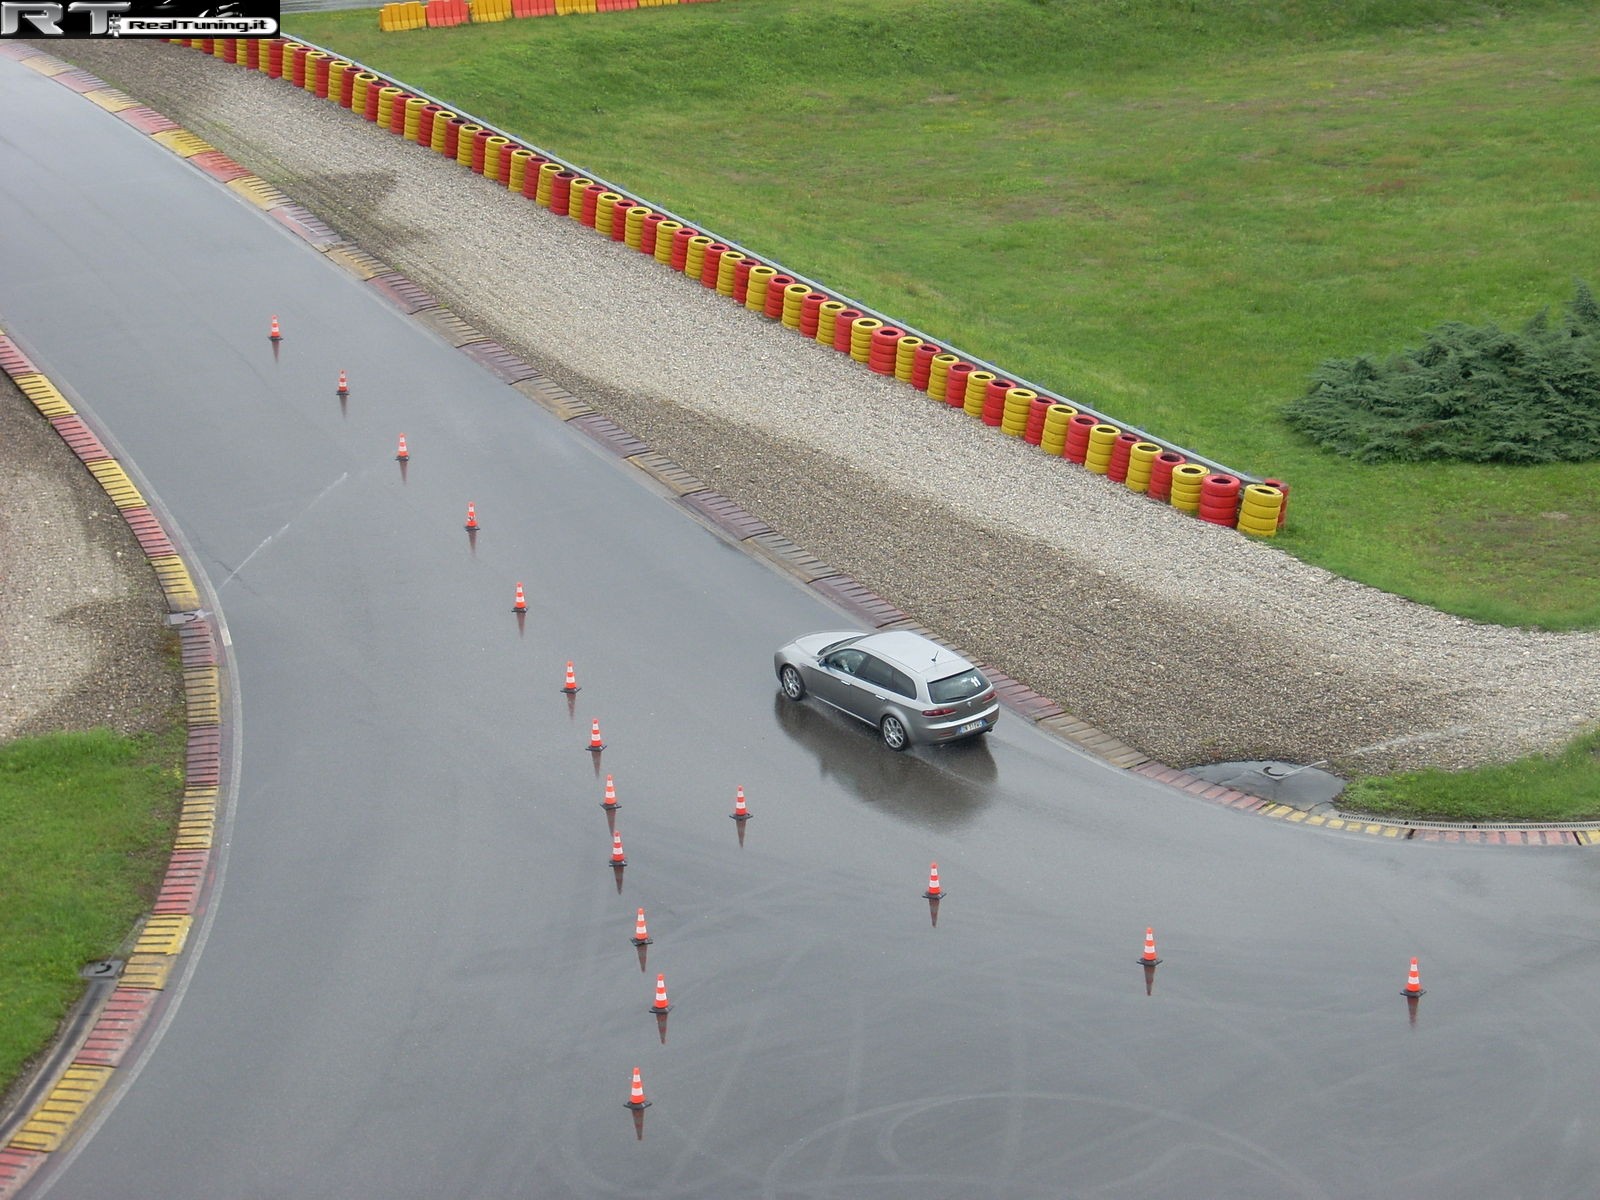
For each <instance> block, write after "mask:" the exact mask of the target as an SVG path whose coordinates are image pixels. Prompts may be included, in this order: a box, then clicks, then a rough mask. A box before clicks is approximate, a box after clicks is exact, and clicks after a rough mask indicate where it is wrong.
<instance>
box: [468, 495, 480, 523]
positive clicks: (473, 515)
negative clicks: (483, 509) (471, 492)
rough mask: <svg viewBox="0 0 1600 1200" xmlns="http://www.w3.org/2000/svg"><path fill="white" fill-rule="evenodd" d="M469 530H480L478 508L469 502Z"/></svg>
mask: <svg viewBox="0 0 1600 1200" xmlns="http://www.w3.org/2000/svg"><path fill="white" fill-rule="evenodd" d="M467 528H468V529H476V528H478V506H477V505H476V504H474V503H472V501H470V500H469V501H467Z"/></svg>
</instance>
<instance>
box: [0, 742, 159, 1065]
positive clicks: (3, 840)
mask: <svg viewBox="0 0 1600 1200" xmlns="http://www.w3.org/2000/svg"><path fill="white" fill-rule="evenodd" d="M183 747H184V730H183V728H182V725H181V723H180V724H179V725H178V726H177V727H175V728H174V729H171V730H169V731H167V732H165V733H162V734H145V735H142V736H139V737H131V738H130V737H124V736H121V735H118V734H115V733H112V732H110V731H109V730H103V729H102V730H92V731H89V732H86V733H56V734H48V735H46V736H44V737H37V738H25V739H19V740H18V741H14V742H11V743H9V744H7V745H5V746H0V831H3V836H0V1095H3V1094H4V1092H5V1090H6V1088H8V1087H9V1086H10V1085H11V1083H12V1082H13V1081H14V1080H15V1079H16V1077H17V1076H18V1074H19V1073H20V1072H21V1070H22V1069H23V1068H24V1067H25V1066H26V1065H27V1064H28V1062H29V1060H30V1059H32V1058H33V1057H34V1056H35V1055H36V1054H38V1053H39V1052H40V1051H41V1050H42V1049H44V1048H45V1046H46V1045H48V1043H49V1041H50V1039H51V1038H52V1037H53V1036H54V1034H55V1031H56V1028H57V1026H58V1025H59V1024H60V1022H61V1020H62V1018H63V1017H65V1016H66V1014H67V1012H68V1010H69V1009H70V1008H71V1006H72V1005H73V1003H74V1002H75V1001H76V1000H77V998H78V996H79V995H80V994H81V993H82V991H83V987H84V981H83V980H82V979H81V978H80V977H79V974H78V972H79V970H80V969H81V968H82V967H83V965H84V964H85V963H88V962H91V961H93V960H95V959H98V958H106V957H109V956H111V955H112V954H113V953H114V952H115V951H116V950H117V948H118V947H119V946H121V945H122V943H123V942H124V940H125V939H126V938H127V936H128V933H129V931H130V930H131V929H132V928H133V926H134V923H135V922H136V921H138V919H139V918H140V917H141V916H142V915H143V914H144V913H145V912H147V911H148V910H149V908H150V905H151V903H152V902H153V901H154V899H155V895H156V891H157V888H158V886H159V880H160V878H161V875H162V872H163V870H164V868H165V866H166V863H167V860H168V858H169V857H170V855H171V852H172V841H173V836H174V831H175V829H176V827H177V815H178V810H179V807H180V805H181V799H182V791H183Z"/></svg>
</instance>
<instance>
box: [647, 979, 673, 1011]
mask: <svg viewBox="0 0 1600 1200" xmlns="http://www.w3.org/2000/svg"><path fill="white" fill-rule="evenodd" d="M650 1011H651V1012H653V1013H657V1014H660V1013H669V1012H671V1011H672V1005H670V1004H668V1003H667V977H666V976H665V975H657V976H656V1002H655V1003H654V1004H652V1005H651V1006H650Z"/></svg>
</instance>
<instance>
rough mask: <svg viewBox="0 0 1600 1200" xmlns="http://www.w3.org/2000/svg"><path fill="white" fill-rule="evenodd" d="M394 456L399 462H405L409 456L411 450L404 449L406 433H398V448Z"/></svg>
mask: <svg viewBox="0 0 1600 1200" xmlns="http://www.w3.org/2000/svg"><path fill="white" fill-rule="evenodd" d="M395 458H396V459H397V460H398V461H400V462H407V461H409V460H410V458H411V451H409V450H407V449H406V435H405V434H403V433H402V434H401V435H400V449H399V450H398V451H396V452H395Z"/></svg>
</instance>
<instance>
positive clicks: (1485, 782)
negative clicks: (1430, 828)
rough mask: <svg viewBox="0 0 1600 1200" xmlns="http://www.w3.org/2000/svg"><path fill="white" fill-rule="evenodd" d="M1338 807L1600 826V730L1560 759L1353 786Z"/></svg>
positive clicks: (1461, 818) (1446, 818) (1409, 814)
mask: <svg viewBox="0 0 1600 1200" xmlns="http://www.w3.org/2000/svg"><path fill="white" fill-rule="evenodd" d="M1339 803H1340V805H1341V807H1344V808H1346V809H1348V810H1350V811H1351V812H1360V813H1371V814H1373V815H1375V816H1404V817H1425V818H1430V819H1432V820H1436V821H1519V820H1522V821H1526V820H1535V821H1593V820H1595V819H1597V818H1600V730H1597V731H1596V732H1594V733H1591V734H1589V735H1587V736H1585V737H1581V738H1578V739H1577V740H1576V741H1574V742H1572V743H1570V744H1569V745H1568V746H1567V747H1566V748H1565V749H1564V750H1562V751H1561V752H1560V753H1559V754H1550V755H1536V756H1533V757H1530V758H1523V759H1518V760H1517V761H1516V762H1513V763H1506V764H1505V765H1504V766H1499V767H1483V768H1480V769H1479V770H1476V771H1411V772H1408V773H1406V774H1404V775H1390V776H1385V777H1381V778H1371V779H1358V780H1356V781H1355V782H1354V783H1352V784H1351V785H1350V787H1349V788H1347V789H1346V790H1345V794H1344V796H1343V797H1342V798H1341V799H1340V801H1339Z"/></svg>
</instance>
